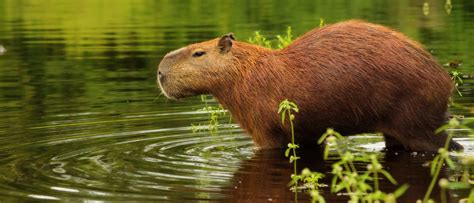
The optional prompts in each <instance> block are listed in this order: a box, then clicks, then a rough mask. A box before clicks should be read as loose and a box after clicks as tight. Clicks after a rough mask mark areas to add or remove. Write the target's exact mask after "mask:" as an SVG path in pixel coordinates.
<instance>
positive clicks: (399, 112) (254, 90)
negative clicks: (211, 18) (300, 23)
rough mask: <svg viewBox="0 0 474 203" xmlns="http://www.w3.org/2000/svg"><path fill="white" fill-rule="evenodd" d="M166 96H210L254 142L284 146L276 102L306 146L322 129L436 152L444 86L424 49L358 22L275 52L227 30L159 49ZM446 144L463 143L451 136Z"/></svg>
mask: <svg viewBox="0 0 474 203" xmlns="http://www.w3.org/2000/svg"><path fill="white" fill-rule="evenodd" d="M157 77H158V83H159V85H160V87H161V89H162V91H163V93H164V94H165V96H166V97H168V98H171V99H180V98H183V97H188V96H193V95H199V94H212V95H213V96H215V98H217V100H218V101H219V102H220V103H221V104H222V105H223V106H224V107H225V108H227V109H228V110H229V111H230V112H231V114H232V116H233V117H234V118H235V119H236V120H237V121H238V122H239V123H240V125H241V127H242V128H243V129H245V130H246V131H247V133H248V134H250V135H251V136H252V138H253V141H254V142H255V143H256V144H257V145H258V146H259V147H260V148H278V147H284V146H286V145H287V143H289V142H290V140H291V134H290V129H289V125H284V126H283V125H282V124H281V119H280V116H279V115H278V113H277V110H278V105H279V103H280V102H281V101H282V100H284V99H289V100H290V101H294V102H295V103H296V104H297V105H298V106H299V109H300V111H299V113H297V114H296V119H295V136H296V137H295V139H296V141H297V142H298V143H300V144H309V143H314V142H315V141H316V140H317V139H318V137H319V136H321V135H322V134H323V133H324V132H325V131H326V129H327V128H334V129H335V130H336V131H338V132H340V133H342V134H344V135H351V134H357V133H366V132H381V133H383V135H384V138H385V143H386V147H387V148H388V149H391V148H394V149H398V148H400V149H406V150H416V151H436V150H437V149H438V148H440V147H442V146H443V145H444V143H445V140H446V138H447V135H446V134H445V133H439V134H436V133H435V130H436V129H437V128H438V127H440V126H441V125H442V124H443V123H444V122H445V121H446V116H447V107H448V100H449V97H450V96H451V94H452V91H453V82H452V81H451V79H450V77H449V75H448V74H447V72H446V71H445V70H444V69H443V68H442V67H441V66H440V65H439V64H438V63H437V62H436V60H435V59H434V58H433V57H432V56H431V55H430V54H429V53H428V52H426V51H425V50H424V49H423V47H422V46H421V45H420V44H419V43H417V42H415V41H413V40H411V39H409V38H408V37H406V36H405V35H403V34H402V33H399V32H397V31H394V30H392V29H389V28H387V27H384V26H381V25H376V24H372V23H368V22H364V21H359V20H350V21H345V22H341V23H337V24H333V25H328V26H325V27H322V28H316V29H313V30H311V31H309V32H307V33H306V34H304V35H302V36H301V37H299V38H297V39H296V40H295V41H294V42H293V43H292V44H290V45H289V46H287V47H286V48H284V49H281V50H270V49H267V48H264V47H260V46H256V45H252V44H248V43H245V42H240V41H236V40H235V39H234V36H233V35H232V34H227V35H225V36H223V37H221V38H218V39H213V40H209V41H205V42H201V43H197V44H191V45H189V46H186V47H184V48H181V49H178V50H175V51H172V52H170V53H168V54H167V55H166V56H165V57H164V58H163V60H162V61H161V63H160V65H159V67H158V73H157ZM450 149H451V150H459V149H462V146H461V145H459V144H458V143H456V142H451V145H450Z"/></svg>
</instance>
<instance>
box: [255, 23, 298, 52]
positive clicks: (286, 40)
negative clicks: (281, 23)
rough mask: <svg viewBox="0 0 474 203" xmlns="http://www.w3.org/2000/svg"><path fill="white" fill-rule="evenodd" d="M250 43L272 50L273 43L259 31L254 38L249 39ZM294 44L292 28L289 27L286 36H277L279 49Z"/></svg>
mask: <svg viewBox="0 0 474 203" xmlns="http://www.w3.org/2000/svg"><path fill="white" fill-rule="evenodd" d="M248 42H249V43H251V44H256V45H259V46H263V47H266V48H269V49H272V48H273V46H272V41H270V40H268V39H267V38H265V37H264V36H263V35H262V34H260V32H259V31H255V33H254V36H253V37H250V38H249V39H248ZM291 42H293V34H292V29H291V27H290V26H288V27H287V29H286V33H285V35H283V36H281V35H277V36H276V47H277V49H283V48H285V47H287V46H288V45H290V44H291Z"/></svg>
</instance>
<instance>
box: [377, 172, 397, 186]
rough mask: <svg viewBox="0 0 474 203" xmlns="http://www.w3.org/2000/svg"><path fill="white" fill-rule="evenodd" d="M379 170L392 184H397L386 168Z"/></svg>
mask: <svg viewBox="0 0 474 203" xmlns="http://www.w3.org/2000/svg"><path fill="white" fill-rule="evenodd" d="M379 172H380V173H382V174H383V175H384V176H385V177H386V178H387V179H388V180H389V181H390V182H391V183H392V184H394V185H396V184H398V183H397V181H396V180H395V178H393V177H392V175H390V173H389V172H387V171H386V170H380V171H379Z"/></svg>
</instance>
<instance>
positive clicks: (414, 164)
mask: <svg viewBox="0 0 474 203" xmlns="http://www.w3.org/2000/svg"><path fill="white" fill-rule="evenodd" d="M426 2H427V4H424V3H425V2H424V1H412V0H400V1H389V0H382V1H380V0H369V1H343V0H334V1H331V2H330V3H329V2H327V1H310V2H309V1H308V2H297V1H278V0H265V1H250V0H247V1H233V2H227V1H217V0H214V1H199V0H198V1H194V0H188V1H166V0H161V1H145V0H141V1H135V0H117V1H111V0H104V1H94V0H69V1H61V0H48V1H35V0H24V1H14V0H0V201H1V200H7V201H8V200H12V201H13V200H61V201H79V202H80V201H84V202H89V201H114V200H128V201H145V200H148V201H158V200H165V201H175V202H182V201H200V200H202V201H224V202H227V201H234V202H241V201H247V202H267V201H268V202H289V201H292V200H293V193H292V192H291V191H289V190H288V187H287V183H288V182H289V176H290V174H291V172H292V166H291V165H290V164H289V163H288V160H287V158H286V157H284V155H283V151H282V150H268V151H258V150H256V148H255V146H254V145H253V143H252V141H251V140H250V139H249V137H248V136H247V135H246V134H245V133H244V132H243V131H242V130H241V129H240V128H239V127H238V125H236V124H235V123H233V122H232V121H231V122H229V118H228V116H226V115H224V116H223V117H222V119H221V120H220V125H219V132H218V133H217V135H212V134H211V133H210V132H209V131H206V130H205V128H206V124H207V122H208V121H207V119H208V117H209V115H208V113H207V112H205V111H202V110H201V111H200V109H202V108H203V107H204V106H205V103H204V102H202V101H201V98H200V97H193V98H188V99H185V100H183V101H170V100H167V99H166V98H165V97H164V96H162V95H160V90H159V89H158V88H157V85H156V68H157V65H158V63H159V62H160V60H161V58H162V57H163V56H164V54H166V53H167V52H168V51H171V50H174V49H177V48H179V47H181V46H185V45H187V44H189V43H193V42H199V41H203V40H207V39H211V38H215V37H218V36H221V35H223V34H225V33H228V32H233V33H234V34H235V36H236V37H237V39H238V40H247V39H248V38H249V37H250V36H252V34H253V32H254V31H256V30H259V31H260V32H261V33H262V34H264V35H265V36H267V37H268V38H270V39H274V38H275V35H276V34H283V33H284V31H285V30H286V27H287V26H292V28H293V32H294V35H295V36H298V35H301V34H303V33H304V32H306V31H308V30H310V29H312V28H314V27H317V26H318V25H319V22H320V18H324V19H325V23H334V22H339V21H342V20H345V19H353V18H357V19H365V20H368V21H371V22H375V23H380V24H384V25H387V26H390V27H393V28H395V29H397V30H400V31H401V32H403V33H405V34H406V35H408V36H409V37H411V38H413V39H415V40H417V41H420V42H421V43H422V44H424V45H425V46H426V48H427V50H429V51H430V52H431V53H432V54H433V55H434V56H435V57H436V58H437V59H438V60H439V62H440V63H442V64H445V63H449V62H462V65H460V66H459V67H447V69H448V70H450V71H453V70H455V71H459V72H462V73H463V79H464V83H463V84H461V85H460V86H459V90H460V92H461V93H462V94H463V96H462V97H461V96H454V101H455V104H456V105H452V106H451V107H450V112H451V113H452V114H453V115H456V116H459V117H464V119H469V118H472V116H473V112H474V105H473V101H474V98H473V91H472V86H473V85H474V81H473V80H472V77H474V75H473V73H474V71H473V70H474V69H473V67H474V62H473V60H472V59H473V58H474V50H473V47H474V42H473V40H472V39H473V38H472V36H473V35H474V3H473V1H471V0H460V1H453V2H452V4H447V1H444V0H436V1H426ZM448 3H449V1H448ZM207 100H208V103H209V104H208V105H213V106H216V105H217V104H216V102H215V101H214V100H212V98H211V97H207ZM192 124H194V125H198V124H200V125H201V128H204V130H201V131H199V132H193V130H195V127H192ZM453 131H455V133H456V138H455V139H456V140H458V141H459V142H460V143H461V144H463V145H464V146H465V148H466V153H470V154H473V153H474V149H473V147H474V141H473V139H472V138H469V136H468V134H467V133H466V132H465V131H462V130H453ZM350 141H351V142H350V144H349V146H348V147H349V148H351V149H353V151H354V152H355V153H357V152H360V151H374V152H378V154H379V157H380V160H381V162H382V163H383V166H384V167H386V168H387V170H388V171H390V172H391V173H392V175H393V176H394V177H395V178H396V179H397V180H398V182H400V183H408V184H410V186H411V187H410V189H409V192H407V194H406V195H405V196H404V197H403V198H404V199H403V200H402V201H401V202H406V201H410V202H414V201H415V200H416V199H419V198H422V196H423V194H424V191H426V188H427V184H428V183H429V181H430V177H429V168H428V167H426V164H425V163H426V162H427V161H429V160H431V159H432V157H433V156H432V155H431V154H424V153H418V154H413V153H399V154H388V153H384V152H382V151H381V150H382V149H383V147H384V144H383V140H382V138H381V137H378V136H375V135H369V136H355V137H351V138H350ZM300 156H301V157H302V160H301V162H300V163H299V168H304V167H310V168H311V169H313V170H318V171H320V172H323V173H325V174H326V175H327V176H328V178H327V180H326V179H324V180H323V182H326V183H327V184H329V182H330V178H329V177H330V176H331V175H330V172H331V168H330V166H331V163H332V162H334V161H327V162H325V161H323V160H322V159H321V153H320V152H319V151H318V150H314V149H303V150H301V151H300ZM360 166H361V167H364V166H363V165H362V164H361V165H360ZM459 173H460V172H459V171H456V170H454V171H453V170H446V171H445V172H444V173H443V175H444V176H447V177H450V178H456V177H458V176H459ZM381 187H382V190H384V191H388V192H390V191H393V190H394V189H395V188H396V186H392V185H391V184H390V183H389V182H388V181H386V180H383V181H382V182H381ZM323 190H324V191H323V192H324V194H323V195H324V196H325V197H326V198H327V200H328V202H344V201H345V200H346V199H347V196H346V195H344V194H331V193H330V192H329V189H328V188H325V189H323ZM435 194H436V195H437V193H435ZM449 195H450V198H451V199H452V201H453V202H454V201H456V200H457V199H459V197H462V196H466V191H464V190H452V191H450V193H449ZM299 198H301V201H307V200H308V198H309V197H308V196H306V195H299Z"/></svg>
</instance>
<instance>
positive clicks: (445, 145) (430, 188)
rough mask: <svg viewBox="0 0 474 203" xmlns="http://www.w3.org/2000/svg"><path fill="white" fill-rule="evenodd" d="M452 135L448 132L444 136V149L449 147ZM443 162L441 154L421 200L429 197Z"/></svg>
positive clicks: (426, 199)
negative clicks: (446, 135)
mask: <svg viewBox="0 0 474 203" xmlns="http://www.w3.org/2000/svg"><path fill="white" fill-rule="evenodd" d="M452 137H453V134H452V133H448V137H447V138H446V142H445V143H444V149H446V150H448V149H449V143H450V142H451V139H452ZM443 164H444V157H443V156H441V157H440V159H439V163H438V167H436V170H435V173H434V174H433V179H431V182H430V185H429V187H428V190H427V191H426V194H425V197H424V198H423V202H427V201H428V199H429V198H430V195H431V192H432V191H433V188H434V186H435V184H436V181H437V180H438V177H439V173H440V172H441V168H442V167H443Z"/></svg>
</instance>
